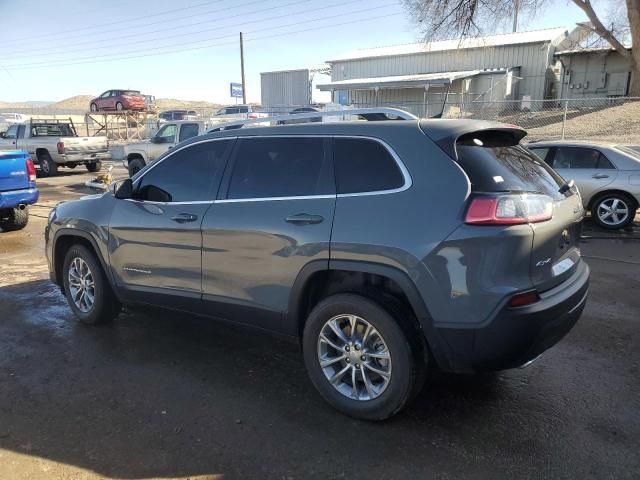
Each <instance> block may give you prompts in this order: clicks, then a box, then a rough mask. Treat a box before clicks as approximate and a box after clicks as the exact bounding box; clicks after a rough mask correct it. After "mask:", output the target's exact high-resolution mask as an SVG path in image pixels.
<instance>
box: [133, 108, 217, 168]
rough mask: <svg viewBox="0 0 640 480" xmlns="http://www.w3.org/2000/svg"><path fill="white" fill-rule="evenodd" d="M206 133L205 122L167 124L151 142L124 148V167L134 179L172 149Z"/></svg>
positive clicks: (145, 141)
mask: <svg viewBox="0 0 640 480" xmlns="http://www.w3.org/2000/svg"><path fill="white" fill-rule="evenodd" d="M204 132H205V126H204V122H201V121H194V120H184V121H177V122H170V123H165V124H164V125H162V127H161V128H160V130H158V132H157V133H156V134H155V135H154V136H153V137H151V138H150V139H149V140H144V141H142V142H137V143H130V144H128V145H125V147H124V162H123V163H124V166H125V167H126V168H127V169H128V170H129V176H130V177H133V176H134V175H135V174H136V173H138V172H139V171H140V170H142V169H143V168H144V167H145V166H146V165H147V164H149V163H151V162H153V161H154V160H155V159H156V158H158V157H159V156H160V155H162V154H163V153H164V152H166V151H167V150H169V149H170V148H173V147H175V146H176V145H177V144H178V143H180V142H184V141H185V140H188V139H189V138H191V137H195V136H197V135H202V134H203V133H204Z"/></svg>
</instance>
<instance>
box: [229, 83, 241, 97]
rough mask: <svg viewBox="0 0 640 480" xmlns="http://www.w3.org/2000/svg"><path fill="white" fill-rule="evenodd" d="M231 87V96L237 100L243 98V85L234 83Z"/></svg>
mask: <svg viewBox="0 0 640 480" xmlns="http://www.w3.org/2000/svg"><path fill="white" fill-rule="evenodd" d="M230 87H231V96H232V97H236V98H242V84H241V83H233V82H231V84H230Z"/></svg>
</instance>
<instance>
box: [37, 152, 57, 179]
mask: <svg viewBox="0 0 640 480" xmlns="http://www.w3.org/2000/svg"><path fill="white" fill-rule="evenodd" d="M38 162H39V163H40V176H42V177H55V176H56V175H57V174H58V164H57V163H56V162H54V161H53V159H52V158H51V155H49V152H44V153H41V154H40V155H38Z"/></svg>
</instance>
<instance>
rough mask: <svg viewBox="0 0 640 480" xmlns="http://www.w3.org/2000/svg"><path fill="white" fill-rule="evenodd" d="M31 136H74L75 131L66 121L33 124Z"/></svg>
mask: <svg viewBox="0 0 640 480" xmlns="http://www.w3.org/2000/svg"><path fill="white" fill-rule="evenodd" d="M31 136H32V137H75V136H76V133H75V131H74V130H73V128H72V127H71V125H69V124H68V123H52V124H42V125H33V126H32V127H31Z"/></svg>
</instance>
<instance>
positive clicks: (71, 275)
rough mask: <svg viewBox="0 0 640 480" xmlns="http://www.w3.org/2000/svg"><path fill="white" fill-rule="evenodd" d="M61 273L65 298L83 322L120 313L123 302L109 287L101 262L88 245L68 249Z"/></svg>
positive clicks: (104, 320) (111, 316) (100, 321)
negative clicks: (121, 302)
mask: <svg viewBox="0 0 640 480" xmlns="http://www.w3.org/2000/svg"><path fill="white" fill-rule="evenodd" d="M62 277H63V282H64V293H65V296H66V297H67V302H68V303H69V306H70V307H71V310H73V313H74V314H75V315H76V317H78V319H79V320H80V321H81V322H82V323H86V324H91V325H93V324H97V323H103V322H107V321H109V320H112V319H113V318H114V317H116V316H117V315H118V313H120V310H121V308H122V305H121V304H120V302H119V301H118V299H117V298H116V297H115V295H114V293H113V290H111V285H109V282H108V281H107V278H106V276H105V274H104V271H103V270H102V266H101V265H100V263H99V262H98V260H97V259H96V257H95V255H94V254H93V252H91V251H90V250H89V249H88V248H87V247H85V246H83V245H73V246H72V247H71V248H70V249H69V251H68V252H67V254H66V256H65V259H64V264H63V270H62Z"/></svg>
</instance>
